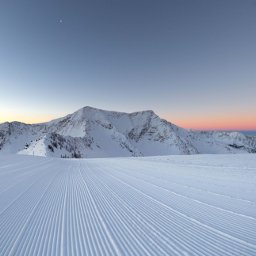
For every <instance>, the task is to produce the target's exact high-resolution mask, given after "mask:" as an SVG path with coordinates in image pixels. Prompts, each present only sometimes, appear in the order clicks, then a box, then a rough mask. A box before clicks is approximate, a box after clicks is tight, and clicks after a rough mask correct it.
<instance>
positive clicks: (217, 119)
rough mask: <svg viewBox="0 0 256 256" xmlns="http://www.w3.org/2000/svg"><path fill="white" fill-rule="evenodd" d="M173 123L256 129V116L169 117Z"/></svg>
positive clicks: (214, 128)
mask: <svg viewBox="0 0 256 256" xmlns="http://www.w3.org/2000/svg"><path fill="white" fill-rule="evenodd" d="M167 120H168V121H170V122H171V123H173V124H176V125H178V126H180V127H183V128H186V129H194V130H248V131H249V130H256V118H255V119H253V118H252V116H249V115H247V116H245V115H243V116H228V115H227V116H224V115H223V116H207V117H206V116H199V117H190V118H184V119H181V118H167Z"/></svg>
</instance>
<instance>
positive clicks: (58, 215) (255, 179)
mask: <svg viewBox="0 0 256 256" xmlns="http://www.w3.org/2000/svg"><path fill="white" fill-rule="evenodd" d="M0 255H1V256H5V255H6V256H7V255H26V256H29V255H47V256H49V255H53V256H57V255H111V256H113V255H132V256H134V255H143V256H144V255H197V256H199V255H204V256H205V255H217V256H220V255H230V256H234V255H256V158H255V155H193V156H165V157H150V158H116V159H114V158H109V159H83V160H81V159H80V160H72V159H56V158H55V159H54V158H40V157H32V156H19V155H14V156H0Z"/></svg>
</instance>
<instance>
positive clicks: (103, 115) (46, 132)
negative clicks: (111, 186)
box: [0, 107, 256, 158]
mask: <svg viewBox="0 0 256 256" xmlns="http://www.w3.org/2000/svg"><path fill="white" fill-rule="evenodd" d="M0 152H1V153H18V154H27V155H39V156H53V157H76V158H77V157H85V158H87V157H118V156H154V155H170V154H198V153H256V137H254V136H245V135H243V134H241V133H238V132H205V131H201V132H200V131H190V130H186V129H183V128H180V127H178V126H176V125H174V124H172V123H169V122H167V121H166V120H163V119H161V118H160V117H158V116H157V115H156V114H155V113H154V112H153V111H151V110H149V111H141V112H135V113H131V114H127V113H121V112H113V111H105V110H100V109H95V108H92V107H84V108H82V109H79V110H78V111H76V112H74V113H73V114H70V115H67V116H65V117H63V118H59V119H55V120H53V121H50V122H47V123H41V124H24V123H20V122H11V123H8V122H7V123H3V124H0Z"/></svg>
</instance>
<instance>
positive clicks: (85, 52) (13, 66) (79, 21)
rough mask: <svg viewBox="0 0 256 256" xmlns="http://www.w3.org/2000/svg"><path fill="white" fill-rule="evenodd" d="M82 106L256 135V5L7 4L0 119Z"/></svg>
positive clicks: (157, 1) (30, 0) (2, 7)
mask: <svg viewBox="0 0 256 256" xmlns="http://www.w3.org/2000/svg"><path fill="white" fill-rule="evenodd" d="M84 106H92V107H96V108H101V109H106V110H116V111H124V112H133V111H140V110H148V109H152V110H154V112H155V113H156V114H158V115H159V116H160V117H162V118H165V119H167V120H168V121H170V122H172V123H175V124H177V125H180V126H182V127H184V128H191V129H207V130H211V129H218V130H219V129H220V130H256V1H255V0H214V1H210V0H209V1H208V0H92V1H90V0H44V1H39V0H22V1H20V0H2V1H0V122H5V121H14V120H16V121H22V122H27V123H36V122H42V121H48V120H51V119H53V118H57V117H61V116H64V115H66V114H69V113H72V112H74V111H76V110H77V109H79V108H81V107H84Z"/></svg>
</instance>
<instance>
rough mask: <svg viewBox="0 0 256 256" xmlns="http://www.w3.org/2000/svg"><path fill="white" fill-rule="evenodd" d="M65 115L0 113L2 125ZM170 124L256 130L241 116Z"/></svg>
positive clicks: (255, 122)
mask: <svg viewBox="0 0 256 256" xmlns="http://www.w3.org/2000/svg"><path fill="white" fill-rule="evenodd" d="M62 116H64V115H60V116H56V115H47V114H39V115H36V114H30V115H25V114H11V113H8V114H7V113H5V114H2V113H0V123H4V122H12V121H19V122H23V123H28V124H34V123H43V122H48V121H50V120H53V119H56V118H59V117H62ZM162 118H164V119H166V120H168V121H169V122H171V123H173V124H175V125H178V126H180V127H182V128H186V129H194V130H256V118H255V119H253V118H252V116H251V115H241V116H229V115H222V116H216V115H215V116H210V115H209V116H205V115H201V116H194V117H188V116H185V117H184V115H183V116H182V115H181V116H180V117H178V118H177V117H170V115H169V114H168V115H165V116H162Z"/></svg>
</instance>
